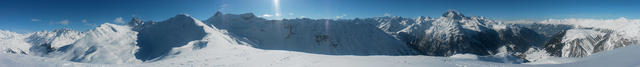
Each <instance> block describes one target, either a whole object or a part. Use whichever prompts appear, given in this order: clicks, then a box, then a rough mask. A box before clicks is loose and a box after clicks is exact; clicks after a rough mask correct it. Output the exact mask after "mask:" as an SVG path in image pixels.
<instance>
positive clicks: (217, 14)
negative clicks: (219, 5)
mask: <svg viewBox="0 0 640 67" xmlns="http://www.w3.org/2000/svg"><path fill="white" fill-rule="evenodd" d="M220 15H222V12H220V11H216V14H214V15H213V16H220Z"/></svg>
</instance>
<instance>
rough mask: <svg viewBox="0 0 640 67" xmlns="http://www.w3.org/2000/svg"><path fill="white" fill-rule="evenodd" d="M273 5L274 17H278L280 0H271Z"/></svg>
mask: <svg viewBox="0 0 640 67" xmlns="http://www.w3.org/2000/svg"><path fill="white" fill-rule="evenodd" d="M273 7H274V9H273V10H274V12H275V17H276V18H280V0H273Z"/></svg>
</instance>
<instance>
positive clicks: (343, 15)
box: [336, 14, 347, 18]
mask: <svg viewBox="0 0 640 67" xmlns="http://www.w3.org/2000/svg"><path fill="white" fill-rule="evenodd" d="M345 16H347V14H342V16H336V18H344V17H345Z"/></svg>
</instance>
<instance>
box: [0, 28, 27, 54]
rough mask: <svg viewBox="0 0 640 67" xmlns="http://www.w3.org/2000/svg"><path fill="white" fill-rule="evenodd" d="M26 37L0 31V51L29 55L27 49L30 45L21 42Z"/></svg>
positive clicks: (23, 41)
mask: <svg viewBox="0 0 640 67" xmlns="http://www.w3.org/2000/svg"><path fill="white" fill-rule="evenodd" d="M27 37H28V35H25V34H18V33H15V32H10V31H4V30H0V51H4V52H6V53H14V54H29V52H30V51H29V48H30V47H31V46H32V45H31V44H29V43H27V42H26V41H25V40H23V39H24V38H27ZM4 52H3V53H4Z"/></svg>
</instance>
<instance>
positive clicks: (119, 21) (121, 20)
mask: <svg viewBox="0 0 640 67" xmlns="http://www.w3.org/2000/svg"><path fill="white" fill-rule="evenodd" d="M113 22H115V23H124V20H123V19H122V17H118V18H116V19H115V20H113Z"/></svg>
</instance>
